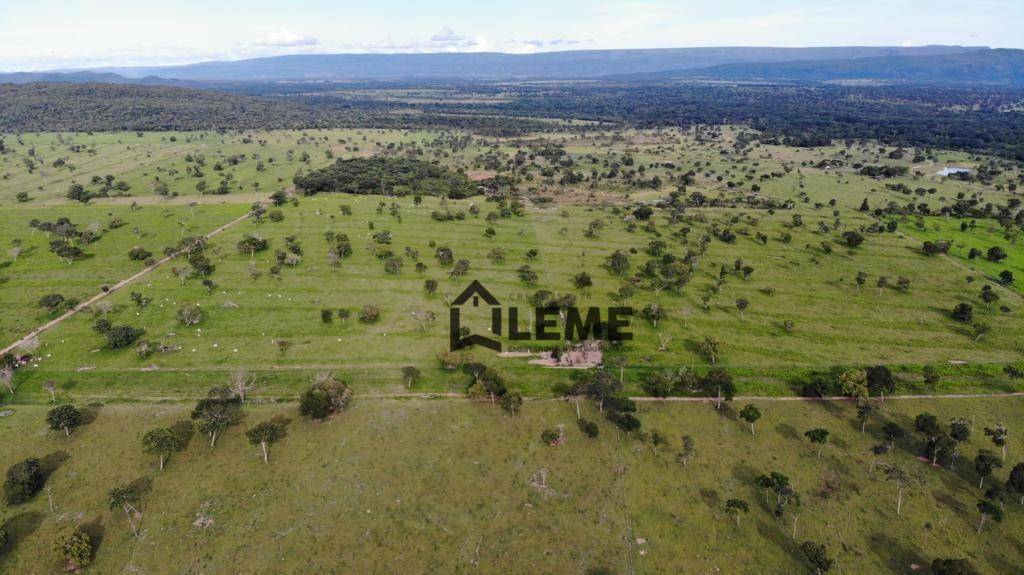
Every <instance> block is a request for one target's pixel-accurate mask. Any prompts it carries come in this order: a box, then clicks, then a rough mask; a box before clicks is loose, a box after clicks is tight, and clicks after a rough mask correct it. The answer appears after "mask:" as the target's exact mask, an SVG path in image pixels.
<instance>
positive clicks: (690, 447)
mask: <svg viewBox="0 0 1024 575" xmlns="http://www.w3.org/2000/svg"><path fill="white" fill-rule="evenodd" d="M696 452H697V449H696V446H695V444H694V441H693V438H692V437H690V436H689V435H684V436H683V448H682V449H681V450H679V453H678V454H677V455H676V460H678V461H679V463H682V464H683V467H686V464H687V463H689V462H690V458H692V457H693V456H694V454H696Z"/></svg>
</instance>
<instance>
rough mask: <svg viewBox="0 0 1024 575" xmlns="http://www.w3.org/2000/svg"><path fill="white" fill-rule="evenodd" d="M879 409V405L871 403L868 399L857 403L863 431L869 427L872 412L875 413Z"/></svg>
mask: <svg viewBox="0 0 1024 575" xmlns="http://www.w3.org/2000/svg"><path fill="white" fill-rule="evenodd" d="M877 409H878V408H877V407H875V406H874V405H871V404H870V403H868V402H866V401H861V402H858V403H857V421H859V422H860V432H861V433H864V430H865V429H866V428H867V425H868V418H869V417H871V414H872V413H874V412H875V411H876V410H877Z"/></svg>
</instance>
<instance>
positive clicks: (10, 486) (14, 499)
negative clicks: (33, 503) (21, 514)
mask: <svg viewBox="0 0 1024 575" xmlns="http://www.w3.org/2000/svg"><path fill="white" fill-rule="evenodd" d="M45 481H46V478H45V477H44V476H43V471H42V467H41V465H40V463H39V460H38V459H31V458H30V459H26V460H24V461H21V462H18V463H15V464H14V465H12V466H10V467H8V468H7V476H6V479H5V480H4V498H5V499H6V500H7V504H8V505H20V504H22V503H25V502H26V501H28V500H29V499H32V497H33V496H35V494H36V493H39V490H40V489H42V488H43V483H45Z"/></svg>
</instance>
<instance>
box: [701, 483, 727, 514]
mask: <svg viewBox="0 0 1024 575" xmlns="http://www.w3.org/2000/svg"><path fill="white" fill-rule="evenodd" d="M700 498H701V499H703V500H704V503H705V504H707V506H708V507H710V508H711V509H714V510H717V509H718V508H719V507H721V503H722V498H721V497H719V495H718V492H717V491H715V490H714V489H707V488H701V490H700Z"/></svg>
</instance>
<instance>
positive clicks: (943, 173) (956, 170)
mask: <svg viewBox="0 0 1024 575" xmlns="http://www.w3.org/2000/svg"><path fill="white" fill-rule="evenodd" d="M969 173H971V170H970V168H954V167H950V166H947V167H945V168H942V169H941V170H939V171H938V172H935V175H936V176H942V177H946V176H952V175H953V174H969Z"/></svg>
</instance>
